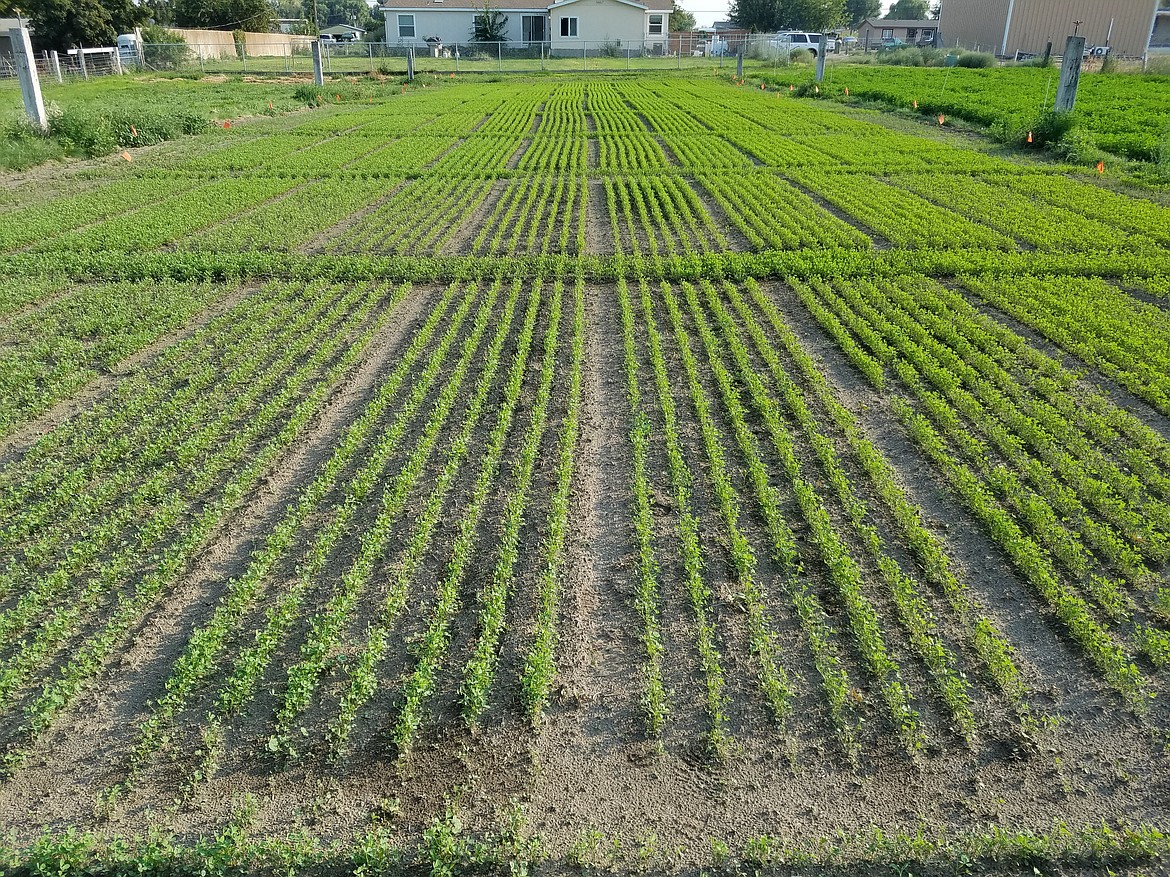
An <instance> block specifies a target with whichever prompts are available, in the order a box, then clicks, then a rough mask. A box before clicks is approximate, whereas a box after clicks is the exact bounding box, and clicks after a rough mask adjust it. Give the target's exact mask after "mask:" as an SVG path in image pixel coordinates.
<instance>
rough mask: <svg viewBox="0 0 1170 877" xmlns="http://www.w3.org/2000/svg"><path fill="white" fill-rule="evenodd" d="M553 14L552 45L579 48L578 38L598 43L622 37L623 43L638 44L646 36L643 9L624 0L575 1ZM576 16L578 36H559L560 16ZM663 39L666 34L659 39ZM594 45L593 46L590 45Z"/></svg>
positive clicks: (565, 48) (662, 40)
mask: <svg viewBox="0 0 1170 877" xmlns="http://www.w3.org/2000/svg"><path fill="white" fill-rule="evenodd" d="M550 14H551V16H552V48H553V51H554V52H555V51H557V50H558V49H562V50H571V49H573V48H576V49H577V51H580V50H581V41H582V40H589V41H591V42H600V41H603V40H621V41H622V42H623V43H637V44H639V45H640V44H641V43H642V41H643V40H645V38H646V21H647V18H646V15H647V14H646V12H645V11H644V10H642V9H638V8H637V7H634V6H629V5H627V4H625V3H615V2H613V0H577V2H575V3H570V4H568V5H567V6H564V7H561V8H559V9H553V10H552V12H551V13H550ZM562 18H576V19H577V36H576V37H570V38H567V39H566V38H563V37H562V36H561V19H562ZM658 39H659V40H660V41H661V42H665V41H666V36H665V35H663V36H662V37H659V38H658ZM590 48H595V47H590Z"/></svg>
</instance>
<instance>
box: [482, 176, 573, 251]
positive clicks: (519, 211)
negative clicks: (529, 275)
mask: <svg viewBox="0 0 1170 877" xmlns="http://www.w3.org/2000/svg"><path fill="white" fill-rule="evenodd" d="M587 198H588V188H587V185H586V182H585V180H584V179H583V178H581V177H568V176H555V177H554V176H528V177H522V178H517V179H514V180H511V181H509V182H508V183H507V184H506V188H505V189H504V191H503V193H502V194H501V195H500V197H499V199H498V200H497V201H496V203H495V205H494V206H493V208H492V211H491V213H490V214H489V215H488V217H487V218H486V219H485V220H484V221H483V225H482V227H481V228H480V230H479V232H478V234H477V235H476V237H475V239H474V240H473V241H472V242H471V251H472V252H473V253H582V252H584V250H585V221H586V220H585V206H586V200H587Z"/></svg>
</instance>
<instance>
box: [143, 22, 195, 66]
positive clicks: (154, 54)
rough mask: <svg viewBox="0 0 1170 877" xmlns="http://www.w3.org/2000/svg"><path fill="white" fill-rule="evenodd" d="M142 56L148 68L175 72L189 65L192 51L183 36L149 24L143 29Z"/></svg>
mask: <svg viewBox="0 0 1170 877" xmlns="http://www.w3.org/2000/svg"><path fill="white" fill-rule="evenodd" d="M142 54H143V60H144V61H145V63H146V66H147V67H150V68H151V69H153V70H174V69H176V68H178V67H181V66H182V65H183V64H185V63H187V59H188V58H189V57H190V55H191V50H190V49H189V48H188V47H187V41H186V40H185V39H183V35H182V34H180V33H176V32H175V31H173V30H167V29H166V28H165V27H159V26H158V25H155V24H148V25H147V26H146V27H144V28H142Z"/></svg>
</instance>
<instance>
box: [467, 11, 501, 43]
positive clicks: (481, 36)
mask: <svg viewBox="0 0 1170 877" xmlns="http://www.w3.org/2000/svg"><path fill="white" fill-rule="evenodd" d="M471 39H472V40H473V41H474V42H477V43H506V42H507V41H508V16H506V15H504V13H502V12H500V10H498V9H492V8H491V6H489V5H487V4H486V3H485V4H484V7H483V12H480V13H479V14H478V15H476V16H475V24H473V25H472V27H471Z"/></svg>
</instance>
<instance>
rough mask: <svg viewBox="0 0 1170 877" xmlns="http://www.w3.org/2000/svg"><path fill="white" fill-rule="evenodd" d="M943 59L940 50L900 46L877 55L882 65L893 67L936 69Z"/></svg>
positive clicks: (944, 54)
mask: <svg viewBox="0 0 1170 877" xmlns="http://www.w3.org/2000/svg"><path fill="white" fill-rule="evenodd" d="M944 57H946V53H945V52H944V51H943V50H942V49H934V48H931V47H929V46H924V47H922V48H915V47H914V46H902V47H901V48H898V49H889V50H887V51H882V52H879V53H878V59H879V61H880V62H881V63H882V64H891V65H893V66H895V67H938V66H940V65H941V64H942V61H943V58H944Z"/></svg>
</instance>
